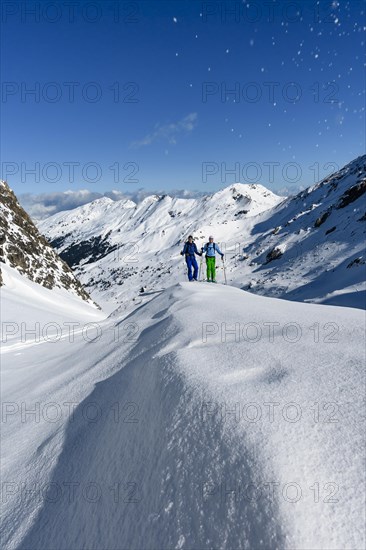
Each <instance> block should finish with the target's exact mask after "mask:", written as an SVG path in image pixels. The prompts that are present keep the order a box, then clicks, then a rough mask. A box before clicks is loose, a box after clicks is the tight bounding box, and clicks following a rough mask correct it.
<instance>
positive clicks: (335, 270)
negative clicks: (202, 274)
mask: <svg viewBox="0 0 366 550" xmlns="http://www.w3.org/2000/svg"><path fill="white" fill-rule="evenodd" d="M365 190H366V155H365V156H362V157H359V158H357V159H355V160H354V161H352V162H350V163H349V164H347V165H346V166H345V167H344V168H342V169H341V170H339V171H338V172H336V173H334V174H332V175H331V176H328V177H326V178H325V179H324V180H322V181H321V182H320V183H318V184H316V185H313V186H311V187H309V188H308V189H306V190H305V191H302V192H300V193H299V194H298V195H296V196H294V197H289V198H285V197H279V196H277V195H275V194H273V193H272V192H271V191H269V190H268V189H266V188H265V187H263V186H262V185H246V184H235V185H231V186H230V187H228V188H226V189H223V190H222V191H219V192H217V193H214V194H213V195H209V196H206V197H203V198H200V199H182V198H172V197H169V196H168V195H164V196H156V195H154V196H150V197H147V198H146V199H145V200H143V201H142V202H141V203H139V204H135V203H134V202H132V201H130V200H122V201H112V200H111V199H108V198H102V199H98V200H96V201H94V202H92V203H89V204H87V205H86V206H82V207H79V208H76V209H74V210H71V211H68V212H61V213H59V214H56V215H54V216H52V217H50V218H47V219H46V220H44V221H43V222H41V223H40V230H41V232H42V233H44V234H45V235H46V237H47V239H48V240H49V241H50V242H51V243H52V244H53V246H54V247H55V248H56V249H57V251H58V252H59V254H60V255H61V257H62V258H63V259H64V260H65V261H67V262H68V264H69V265H70V266H72V268H73V269H74V271H75V273H76V275H77V276H78V277H79V278H80V280H81V281H82V282H83V284H84V285H85V286H86V288H87V289H88V290H89V292H90V293H91V295H92V296H93V297H94V299H95V300H96V301H97V302H99V303H100V302H102V303H104V305H105V307H107V308H109V310H113V309H114V306H115V304H118V303H120V304H124V305H123V307H129V305H131V303H132V301H133V300H136V297H137V295H138V291H139V289H140V288H141V287H146V288H147V289H149V290H150V291H155V290H158V289H160V288H162V287H166V286H169V285H170V284H171V283H172V282H173V281H175V280H177V278H178V279H179V280H183V279H184V276H185V275H184V274H185V265H184V262H183V261H182V259H181V258H180V256H179V251H180V250H181V247H182V244H183V242H184V240H185V239H186V237H187V236H188V234H190V233H192V234H193V235H194V237H195V238H196V241H197V243H198V244H199V246H201V245H203V244H204V243H205V242H206V241H207V239H208V236H209V234H211V233H212V234H213V235H214V236H215V240H216V242H218V243H219V244H220V246H221V248H222V249H223V250H224V252H225V253H226V265H227V275H228V282H229V284H231V285H234V286H237V287H240V288H245V289H247V290H250V291H253V292H256V293H260V294H265V295H270V296H277V297H282V298H287V299H292V300H299V301H303V300H309V301H313V302H322V303H329V304H343V305H348V306H354V307H364V301H365V289H366V287H365V251H364V241H365V231H366V229H365V221H366V213H365V212H366V205H365V194H364V193H365ZM219 268H221V262H219ZM220 278H221V281H222V280H223V273H222V270H221V271H219V279H220Z"/></svg>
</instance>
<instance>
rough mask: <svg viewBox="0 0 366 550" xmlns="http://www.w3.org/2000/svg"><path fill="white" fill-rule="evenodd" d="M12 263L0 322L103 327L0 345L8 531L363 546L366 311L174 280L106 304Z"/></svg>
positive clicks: (99, 544) (47, 539)
mask: <svg viewBox="0 0 366 550" xmlns="http://www.w3.org/2000/svg"><path fill="white" fill-rule="evenodd" d="M6 276H7V278H8V281H9V279H11V280H12V284H13V288H11V287H10V285H8V286H7V287H4V291H5V292H4V293H3V290H2V301H3V303H4V309H3V311H4V312H5V314H4V315H3V316H2V317H3V321H5V322H9V321H12V320H13V319H14V318H16V315H17V313H18V315H19V317H18V318H24V319H26V320H27V321H29V322H33V321H34V319H35V317H34V312H35V311H37V312H38V317H37V319H39V320H40V322H41V323H46V322H48V321H49V319H50V318H51V317H50V312H51V311H53V312H54V314H55V317H54V319H56V320H57V322H59V323H61V322H63V321H65V320H67V319H68V320H75V321H79V322H84V323H87V322H90V321H91V320H93V321H95V322H96V323H98V324H99V326H100V328H101V334H100V337H98V338H95V339H94V341H86V340H85V339H84V338H83V334H82V332H81V331H79V332H77V333H75V334H74V341H73V342H71V341H70V339H69V338H63V339H60V340H59V341H56V342H53V343H51V342H47V341H42V342H40V343H37V344H36V343H33V344H32V343H29V344H28V345H27V348H26V349H25V348H23V347H21V346H22V345H23V344H22V342H20V341H19V339H18V342H16V341H15V340H14V339H12V340H10V341H9V342H6V343H4V344H3V353H5V354H6V355H5V357H6V369H5V370H3V372H2V400H3V419H2V420H3V423H2V426H3V429H2V436H3V445H2V460H3V462H2V464H3V473H2V482H3V498H2V502H3V507H2V508H3V511H2V512H3V521H2V525H3V527H2V541H3V547H5V548H7V549H13V548H19V549H22V548H24V549H25V548H27V549H29V548H52V549H53V550H57V549H64V548H108V549H109V550H112V549H115V550H117V549H120V548H129V549H131V550H133V549H136V550H137V549H141V548H144V549H146V550H148V549H151V550H153V549H156V548H187V549H189V548H202V549H203V548H207V549H209V548H227V549H229V548H230V549H231V548H250V549H252V548H256V549H258V548H263V549H268V548H273V549H275V548H281V550H282V549H284V550H286V549H288V550H290V549H293V548H319V549H327V550H328V549H334V550H335V549H339V548H344V549H354V548H363V547H364V546H365V533H364V530H363V526H364V520H365V515H364V510H365V508H364V501H363V488H364V481H365V480H364V468H363V463H362V460H363V457H364V448H363V442H364V433H363V424H362V420H363V414H364V408H363V404H362V403H363V397H364V382H365V380H364V369H363V366H364V361H365V334H364V330H363V327H364V321H365V316H364V312H362V311H360V310H358V309H352V308H346V307H337V306H326V305H316V304H304V303H298V302H291V301H285V300H280V299H276V298H269V297H263V296H257V295H254V294H250V293H248V292H244V291H242V290H239V289H237V288H233V287H229V286H227V287H226V286H223V285H209V284H207V283H186V282H177V283H176V284H175V285H174V286H171V287H169V288H167V289H166V290H163V291H161V292H157V293H156V294H155V295H154V297H153V299H151V296H150V297H149V300H150V301H146V302H143V303H142V304H141V305H140V307H138V308H137V309H135V311H133V312H132V313H131V314H130V315H128V317H126V314H125V312H124V311H120V313H118V312H115V313H114V315H113V316H111V317H109V318H107V319H102V314H101V312H97V311H96V310H95V309H93V308H92V307H91V306H89V305H88V304H80V303H79V302H81V301H80V300H79V301H78V307H80V308H81V307H83V309H82V310H81V309H77V308H76V307H75V303H76V302H74V301H73V300H74V299H69V298H68V300H66V294H67V293H64V294H63V297H62V302H63V304H62V308H61V309H60V303H61V295H59V294H57V293H56V292H55V291H52V292H51V291H46V290H45V289H42V288H41V287H38V288H36V285H33V283H28V282H27V283H26V284H25V286H26V287H28V290H26V288H25V286H24V287H23V286H22V284H23V283H22V282H21V281H20V280H18V278H16V277H15V276H14V275H13V273H7V275H6ZM182 279H183V277H181V280H182ZM28 291H29V293H28V294H27V292H28ZM47 292H50V295H52V296H53V297H54V299H52V300H51V299H49V300H48V302H47V298H46V295H47ZM14 294H17V295H18V296H19V299H15V298H14ZM26 296H28V298H27V300H26V301H25V300H24V302H23V301H22V300H21V297H23V298H25V297H26ZM20 304H21V305H20ZM47 304H48V305H47ZM17 307H21V310H18V312H17V310H16V309H12V308H17ZM98 315H99V317H98ZM230 331H231V332H230ZM17 344H18V347H15V346H16V345H17ZM9 403H10V405H9ZM22 403H23V406H26V408H27V409H28V410H32V409H33V410H36V411H37V410H38V411H39V418H36V419H35V418H34V415H32V414H28V415H26V416H25V415H24V414H23V418H22ZM70 403H71V404H73V406H72V407H71V406H69V405H67V404H70ZM4 404H5V408H4ZM70 408H71V410H72V414H71V413H70ZM56 413H58V415H57V414H56ZM54 417H56V421H53V418H54ZM295 420H296V421H295ZM9 484H10V485H9ZM22 484H23V485H22ZM34 484H36V485H34ZM71 487H73V491H71ZM32 488H33V489H34V492H33V495H31V494H30V493H27V491H28V490H30V489H32ZM231 491H235V494H234V493H232V492H231ZM11 493H12V494H11ZM291 500H293V501H294V502H291ZM295 501H296V502H295Z"/></svg>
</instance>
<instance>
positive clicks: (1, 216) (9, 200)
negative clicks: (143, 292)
mask: <svg viewBox="0 0 366 550" xmlns="http://www.w3.org/2000/svg"><path fill="white" fill-rule="evenodd" d="M0 244H1V250H0V262H2V264H5V265H6V266H9V267H10V268H12V269H14V270H16V271H17V272H18V273H20V274H21V275H23V276H24V277H27V278H28V279H29V280H31V281H34V282H35V283H37V284H40V285H42V286H44V287H45V288H47V289H50V290H51V289H58V288H60V289H65V290H67V291H68V292H69V293H71V294H73V295H76V296H78V297H79V298H82V299H83V300H86V301H87V302H90V303H92V300H91V298H90V296H89V294H88V293H87V292H86V290H85V289H84V288H83V286H82V285H81V284H80V282H79V281H78V280H77V278H76V277H75V274H74V273H73V271H72V270H71V269H70V267H69V266H68V265H67V263H66V262H64V261H63V260H62V259H61V258H60V257H59V256H58V254H57V253H56V252H55V250H54V248H53V247H52V246H51V245H50V244H49V243H48V242H47V241H46V239H45V238H44V236H43V235H41V233H40V232H39V230H38V229H37V227H36V226H35V225H34V223H33V221H32V220H31V219H30V217H29V216H28V214H27V213H26V212H25V210H24V209H23V208H22V207H21V206H20V204H19V202H18V200H17V198H16V196H15V194H14V193H13V191H12V190H11V189H10V188H9V186H8V184H7V183H6V182H4V181H0ZM2 271H3V270H0V286H2V285H3V284H4V278H3V276H2Z"/></svg>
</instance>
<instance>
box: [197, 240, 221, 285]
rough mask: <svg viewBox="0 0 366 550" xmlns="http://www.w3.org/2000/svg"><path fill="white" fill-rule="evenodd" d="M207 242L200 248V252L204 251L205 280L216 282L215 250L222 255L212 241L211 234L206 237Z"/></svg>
mask: <svg viewBox="0 0 366 550" xmlns="http://www.w3.org/2000/svg"><path fill="white" fill-rule="evenodd" d="M208 241H209V242H208V243H206V244H205V246H204V247H203V248H202V252H205V253H206V267H207V281H208V282H213V283H216V265H215V264H216V252H217V253H218V254H220V256H221V258H223V257H224V255H223V253H222V252H221V250H220V248H219V246H218V245H217V244H216V243H215V242H214V238H213V236H212V235H210V236H209V238H208Z"/></svg>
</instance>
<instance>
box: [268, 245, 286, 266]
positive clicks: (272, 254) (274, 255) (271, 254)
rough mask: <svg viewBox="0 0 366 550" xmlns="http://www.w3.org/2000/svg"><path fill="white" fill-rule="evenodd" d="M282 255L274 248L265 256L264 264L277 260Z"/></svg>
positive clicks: (278, 249)
mask: <svg viewBox="0 0 366 550" xmlns="http://www.w3.org/2000/svg"><path fill="white" fill-rule="evenodd" d="M282 255H283V252H282V250H281V249H280V248H278V247H275V248H273V249H272V250H271V251H270V252H268V254H267V256H266V260H267V262H266V263H269V262H272V260H278V258H280V257H281V256H282Z"/></svg>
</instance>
